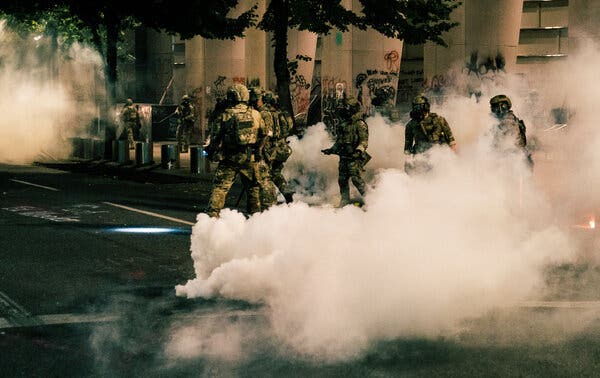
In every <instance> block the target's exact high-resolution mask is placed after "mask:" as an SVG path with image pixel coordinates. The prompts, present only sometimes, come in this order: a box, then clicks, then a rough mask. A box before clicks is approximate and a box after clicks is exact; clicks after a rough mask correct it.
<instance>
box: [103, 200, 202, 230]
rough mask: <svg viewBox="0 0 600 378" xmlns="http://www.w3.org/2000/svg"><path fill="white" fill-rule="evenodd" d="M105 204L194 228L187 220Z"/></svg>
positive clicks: (115, 204)
mask: <svg viewBox="0 0 600 378" xmlns="http://www.w3.org/2000/svg"><path fill="white" fill-rule="evenodd" d="M104 203H105V204H107V205H110V206H114V207H118V208H121V209H125V210H129V211H135V212H136V213H140V214H145V215H150V216H152V217H156V218H162V219H166V220H170V221H172V222H178V223H183V224H187V225H190V226H193V225H194V223H192V222H188V221H185V220H183V219H178V218H173V217H168V216H166V215H162V214H158V213H153V212H151V211H145V210H140V209H136V208H134V207H129V206H124V205H119V204H117V203H112V202H104Z"/></svg>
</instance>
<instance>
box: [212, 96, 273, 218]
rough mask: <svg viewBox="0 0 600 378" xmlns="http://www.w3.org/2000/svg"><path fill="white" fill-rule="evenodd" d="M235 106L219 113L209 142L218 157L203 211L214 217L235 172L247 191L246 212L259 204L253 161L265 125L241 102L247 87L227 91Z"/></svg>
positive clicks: (262, 136)
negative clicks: (209, 193) (217, 163)
mask: <svg viewBox="0 0 600 378" xmlns="http://www.w3.org/2000/svg"><path fill="white" fill-rule="evenodd" d="M231 92H233V93H234V94H233V95H231V96H237V98H233V99H231V101H232V103H235V104H236V105H233V106H231V107H230V108H228V109H226V110H225V111H224V112H223V113H222V114H221V116H220V125H219V132H218V135H217V136H216V138H215V139H214V140H212V141H211V145H213V147H212V148H213V150H214V151H216V153H218V155H219V156H220V161H219V165H218V167H217V170H216V172H215V176H214V179H213V189H212V193H211V196H210V199H209V203H208V208H207V211H206V213H207V214H208V215H209V216H211V217H218V216H219V212H220V210H221V209H222V208H223V207H224V206H225V198H226V197H227V193H228V192H229V190H230V189H231V186H232V185H233V182H234V180H235V177H236V176H237V175H238V174H239V175H240V178H241V180H242V184H243V185H244V187H245V188H246V190H247V194H248V203H247V210H248V212H249V213H256V212H259V211H260V210H261V205H260V197H259V192H260V186H259V176H260V175H261V172H260V169H259V167H258V165H257V163H256V160H255V158H256V156H257V153H256V152H257V151H256V149H257V148H258V146H259V143H260V142H261V138H264V133H265V125H264V121H263V120H262V117H261V116H260V113H258V112H257V111H256V110H254V109H252V107H250V106H248V105H247V104H246V103H245V102H247V101H248V90H247V89H246V87H245V86H243V85H241V84H235V85H234V86H233V87H231V88H230V89H229V90H228V96H229V95H230V93H231Z"/></svg>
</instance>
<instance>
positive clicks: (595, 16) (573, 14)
mask: <svg viewBox="0 0 600 378" xmlns="http://www.w3.org/2000/svg"><path fill="white" fill-rule="evenodd" d="M599 19H600V2H598V1H597V0H570V1H569V51H570V52H571V51H575V50H577V48H579V47H581V46H582V45H583V44H585V43H589V42H593V43H597V42H598V40H599V38H600V22H598V20H599Z"/></svg>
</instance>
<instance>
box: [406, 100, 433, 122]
mask: <svg viewBox="0 0 600 378" xmlns="http://www.w3.org/2000/svg"><path fill="white" fill-rule="evenodd" d="M428 111H429V107H428V106H427V104H413V106H412V110H411V111H410V118H412V119H414V120H415V121H422V120H423V119H424V118H425V114H426V113H427V112H428Z"/></svg>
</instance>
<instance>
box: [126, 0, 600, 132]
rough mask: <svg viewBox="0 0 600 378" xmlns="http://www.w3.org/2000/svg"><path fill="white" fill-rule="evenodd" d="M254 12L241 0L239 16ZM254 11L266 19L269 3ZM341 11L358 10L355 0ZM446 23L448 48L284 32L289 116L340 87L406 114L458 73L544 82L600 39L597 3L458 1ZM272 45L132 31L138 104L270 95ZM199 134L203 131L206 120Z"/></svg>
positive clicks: (254, 37) (263, 38)
mask: <svg viewBox="0 0 600 378" xmlns="http://www.w3.org/2000/svg"><path fill="white" fill-rule="evenodd" d="M251 4H252V2H251V1H250V0H245V1H243V2H242V5H241V8H240V9H239V10H240V11H243V10H245V9H247V8H248V7H250V6H251ZM258 4H259V8H258V9H259V11H264V10H265V9H266V4H267V0H262V1H259V2H258ZM343 4H344V5H345V6H346V7H347V8H349V9H355V10H358V9H360V3H359V2H358V0H343ZM452 19H453V20H455V21H457V22H458V23H459V26H458V27H456V28H454V29H452V30H451V31H450V32H448V33H446V35H444V36H443V38H444V40H445V41H446V42H447V44H448V47H442V46H438V45H434V44H431V43H427V44H425V45H420V46H410V45H405V44H403V43H402V41H400V40H392V39H388V38H384V37H383V36H381V35H380V34H378V33H376V32H375V31H372V30H370V31H360V30H356V29H354V28H350V30H349V31H348V32H346V33H341V32H337V31H333V32H331V33H330V34H329V35H325V36H317V35H315V34H312V33H309V32H298V31H294V30H290V34H289V48H288V59H289V60H290V61H294V60H296V61H297V62H298V66H297V69H296V71H295V72H294V75H293V77H292V88H291V91H292V96H293V105H294V111H295V113H296V114H304V113H307V112H309V108H310V109H311V111H313V110H315V109H316V111H319V112H320V113H322V112H324V111H326V107H327V101H326V99H327V98H328V96H330V95H331V93H332V91H335V88H336V84H339V83H341V84H342V85H343V86H344V87H345V90H346V92H347V94H350V95H353V96H356V97H358V98H359V99H360V100H361V101H362V104H363V107H364V108H365V110H367V111H368V110H370V109H371V107H372V106H373V103H374V102H378V101H384V102H385V101H390V102H394V103H397V104H399V105H403V104H408V103H409V102H410V99H411V98H412V96H413V95H414V94H416V93H419V92H422V91H423V90H428V91H433V92H434V93H435V92H436V91H441V90H442V89H443V88H444V86H445V85H448V84H449V83H448V77H447V74H448V72H449V70H451V69H452V68H456V67H459V68H461V69H463V70H467V72H469V73H472V74H474V75H485V74H486V73H488V72H490V71H497V70H503V71H506V72H510V73H518V74H523V75H524V77H531V78H539V77H544V72H546V71H547V70H548V69H549V68H550V67H552V65H554V64H558V63H560V62H564V61H565V60H566V59H568V54H569V49H571V48H573V47H574V46H577V45H581V44H582V43H584V42H585V41H589V40H592V41H598V40H600V1H597V0H463V1H462V6H461V7H459V8H457V9H456V10H455V11H454V12H453V14H452ZM271 44H272V42H271V36H270V35H267V34H266V33H265V32H263V31H260V30H256V29H252V30H249V31H248V32H247V36H246V38H244V39H236V40H234V41H220V40H204V39H202V38H200V37H196V38H193V39H190V40H185V41H183V40H179V39H177V38H173V37H170V36H166V35H161V34H158V33H155V32H151V31H138V32H136V34H135V54H136V59H137V60H136V63H135V67H134V68H135V78H136V85H135V88H136V90H137V92H138V93H137V96H136V97H137V98H143V99H144V100H145V101H147V102H155V103H158V102H162V103H176V102H177V101H178V99H179V98H180V97H181V95H182V94H184V93H187V94H191V95H193V96H194V97H195V99H196V101H197V105H198V106H199V109H200V110H201V114H203V115H206V112H207V111H208V110H209V109H211V107H212V104H214V100H215V98H217V97H218V96H222V95H223V94H224V91H225V90H226V88H227V86H228V85H230V84H232V83H236V82H239V83H245V84H248V85H260V86H263V87H266V88H268V89H274V88H275V74H274V71H273V48H272V46H271ZM138 45H139V46H138ZM299 56H300V57H301V59H298V57H299ZM544 79H545V80H547V79H548V78H547V77H544ZM321 102H322V104H320V103H321ZM317 103H319V104H320V106H313V105H315V104H317ZM202 118H203V117H202ZM309 118H310V117H309ZM313 119H315V118H314V117H313ZM199 126H200V128H201V129H204V128H205V127H206V125H205V123H204V120H201V121H200V124H199ZM203 135H204V134H203Z"/></svg>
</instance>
